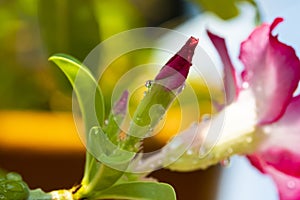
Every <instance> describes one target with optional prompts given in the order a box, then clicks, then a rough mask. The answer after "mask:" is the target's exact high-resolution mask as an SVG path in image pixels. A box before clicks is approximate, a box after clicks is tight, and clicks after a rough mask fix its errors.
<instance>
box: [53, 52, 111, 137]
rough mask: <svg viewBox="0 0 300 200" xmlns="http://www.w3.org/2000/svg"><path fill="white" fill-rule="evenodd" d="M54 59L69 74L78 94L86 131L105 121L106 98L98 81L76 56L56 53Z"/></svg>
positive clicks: (68, 76)
mask: <svg viewBox="0 0 300 200" xmlns="http://www.w3.org/2000/svg"><path fill="white" fill-rule="evenodd" d="M49 60H51V61H53V62H54V63H55V64H56V65H57V66H58V67H59V68H60V69H61V70H62V71H63V72H64V74H65V75H66V76H67V78H68V79H69V81H70V83H71V84H72V86H73V89H74V92H75V94H76V96H77V99H78V103H79V107H80V111H81V114H82V118H83V121H84V122H85V131H86V133H88V132H89V130H90V129H91V128H92V127H94V126H99V125H102V124H103V123H104V117H105V116H104V112H105V111H104V109H105V108H104V100H103V96H102V92H101V89H100V88H99V86H98V83H97V81H96V80H95V78H94V77H93V75H92V74H91V72H90V71H89V70H88V68H87V67H85V66H83V65H82V64H81V63H80V62H79V61H77V60H76V59H75V58H73V57H71V56H68V55H65V54H55V55H54V56H51V57H50V58H49Z"/></svg>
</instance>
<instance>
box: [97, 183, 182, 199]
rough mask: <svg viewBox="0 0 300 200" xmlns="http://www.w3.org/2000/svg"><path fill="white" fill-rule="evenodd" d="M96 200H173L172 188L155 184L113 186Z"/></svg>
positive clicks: (174, 195) (173, 192)
mask: <svg viewBox="0 0 300 200" xmlns="http://www.w3.org/2000/svg"><path fill="white" fill-rule="evenodd" d="M95 198H97V199H128V200H129V199H130V200H175V199H176V194H175V191H174V189H173V188H172V186H170V185H168V184H165V183H156V182H131V183H123V184H119V185H115V186H113V187H111V188H109V189H107V190H104V191H102V192H100V193H98V194H97V195H95Z"/></svg>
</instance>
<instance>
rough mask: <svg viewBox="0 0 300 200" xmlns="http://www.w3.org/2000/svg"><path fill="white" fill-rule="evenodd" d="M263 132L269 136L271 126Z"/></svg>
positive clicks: (266, 127)
mask: <svg viewBox="0 0 300 200" xmlns="http://www.w3.org/2000/svg"><path fill="white" fill-rule="evenodd" d="M263 131H264V133H265V134H266V135H269V134H270V133H271V131H272V130H271V127H270V126H265V127H264V128H263Z"/></svg>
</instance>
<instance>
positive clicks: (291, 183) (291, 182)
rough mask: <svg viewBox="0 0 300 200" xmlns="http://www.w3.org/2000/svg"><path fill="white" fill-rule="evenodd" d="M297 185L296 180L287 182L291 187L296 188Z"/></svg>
mask: <svg viewBox="0 0 300 200" xmlns="http://www.w3.org/2000/svg"><path fill="white" fill-rule="evenodd" d="M295 186H296V183H295V182H294V181H289V182H287V187H288V188H289V189H294V188H295Z"/></svg>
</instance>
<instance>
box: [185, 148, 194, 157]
mask: <svg viewBox="0 0 300 200" xmlns="http://www.w3.org/2000/svg"><path fill="white" fill-rule="evenodd" d="M193 154H194V152H193V150H192V149H189V150H187V151H186V155H189V156H191V155H193Z"/></svg>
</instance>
